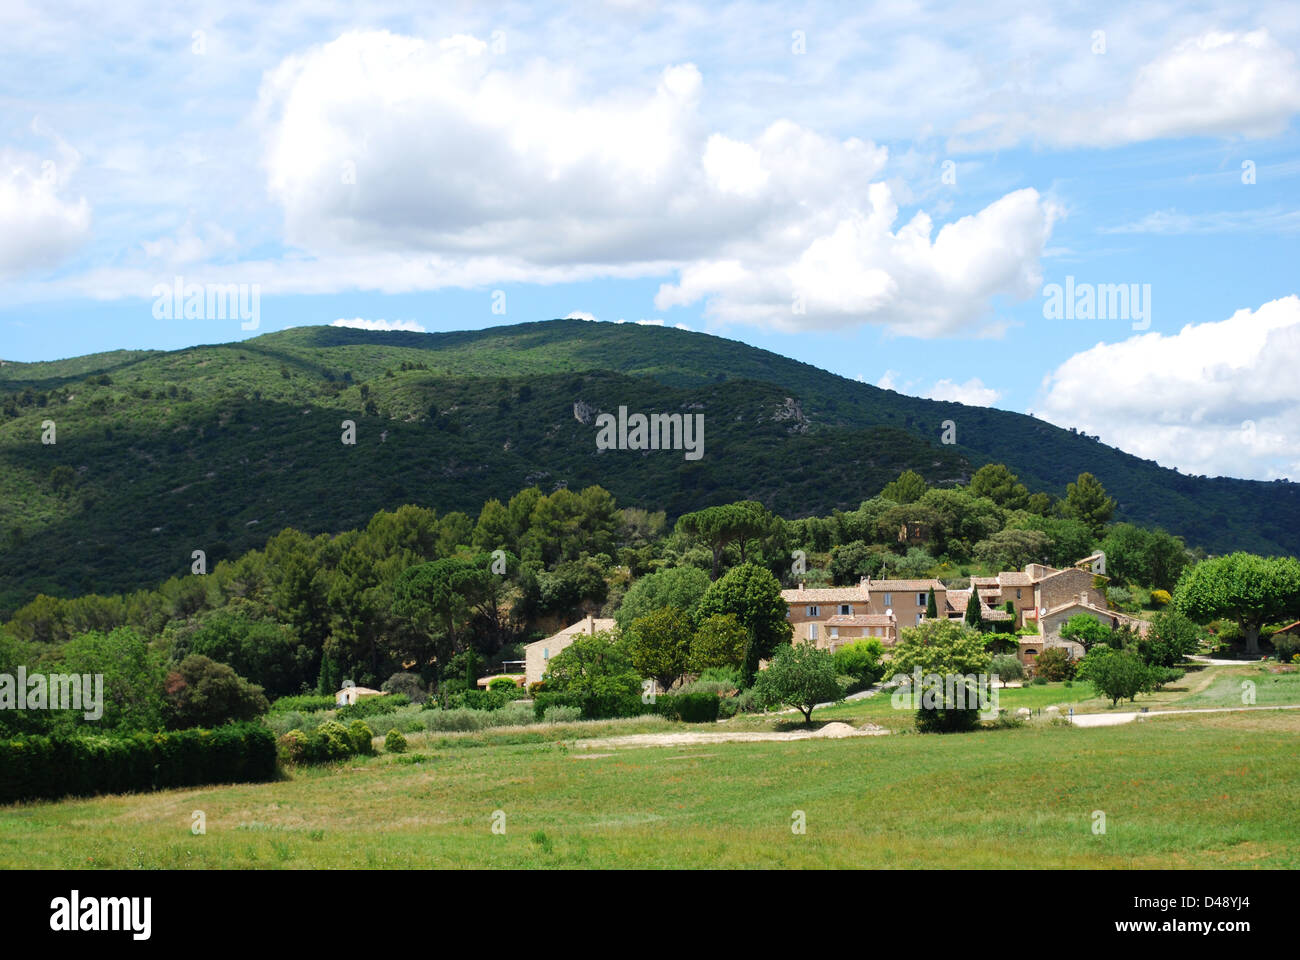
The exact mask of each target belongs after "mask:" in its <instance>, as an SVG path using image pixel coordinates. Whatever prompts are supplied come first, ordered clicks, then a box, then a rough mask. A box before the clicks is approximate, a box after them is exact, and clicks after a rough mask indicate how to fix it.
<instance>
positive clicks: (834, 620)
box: [826, 613, 898, 627]
mask: <svg viewBox="0 0 1300 960" xmlns="http://www.w3.org/2000/svg"><path fill="white" fill-rule="evenodd" d="M897 622H898V619H897V618H896V617H887V616H885V615H884V614H883V613H855V614H854V615H853V616H851V617H850V616H845V615H843V614H837V615H836V616H833V617H830V618H828V619H827V620H826V625H827V626H828V627H892V626H894V625H895V624H896V623H897Z"/></svg>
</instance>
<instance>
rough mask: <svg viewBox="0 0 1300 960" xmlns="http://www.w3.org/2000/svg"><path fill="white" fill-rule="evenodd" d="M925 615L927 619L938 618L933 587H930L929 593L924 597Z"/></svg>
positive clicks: (937, 607) (937, 606)
mask: <svg viewBox="0 0 1300 960" xmlns="http://www.w3.org/2000/svg"><path fill="white" fill-rule="evenodd" d="M925 616H926V618H927V619H929V620H937V619H938V618H939V605H938V604H937V603H935V601H934V587H931V588H930V595H929V596H928V597H926V599H925Z"/></svg>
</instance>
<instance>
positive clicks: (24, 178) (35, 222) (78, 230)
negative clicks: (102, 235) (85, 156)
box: [0, 123, 90, 279]
mask: <svg viewBox="0 0 1300 960" xmlns="http://www.w3.org/2000/svg"><path fill="white" fill-rule="evenodd" d="M33 130H35V132H36V133H38V134H42V135H47V136H50V137H51V139H53V141H54V143H55V146H56V156H55V157H45V158H41V157H37V156H35V155H33V154H30V153H24V152H21V151H18V150H13V149H9V148H3V149H0V279H8V278H10V277H16V276H18V275H19V274H22V273H27V272H29V271H37V270H48V269H50V268H52V267H55V266H57V265H58V264H59V263H61V262H62V261H63V260H65V259H66V258H67V257H68V256H69V255H71V254H72V253H73V252H74V251H76V250H77V248H78V247H80V246H81V245H82V244H83V243H84V242H85V241H86V240H87V239H88V238H89V236H90V204H89V203H88V202H87V201H86V198H85V197H78V198H76V199H73V198H72V197H71V196H69V195H68V192H69V191H68V181H69V179H70V178H71V177H72V175H73V174H74V173H75V172H76V170H77V168H78V167H79V166H80V165H81V157H80V155H78V154H77V152H76V151H75V150H73V149H72V148H71V147H69V146H68V145H67V144H66V143H64V142H63V141H62V140H61V139H59V138H58V137H57V136H54V135H53V134H51V133H50V132H49V131H48V130H46V129H45V128H44V126H43V125H41V124H40V123H35V124H33Z"/></svg>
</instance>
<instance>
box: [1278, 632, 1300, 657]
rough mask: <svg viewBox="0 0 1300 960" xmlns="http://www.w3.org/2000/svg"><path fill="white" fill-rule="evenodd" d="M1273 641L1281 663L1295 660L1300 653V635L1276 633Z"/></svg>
mask: <svg viewBox="0 0 1300 960" xmlns="http://www.w3.org/2000/svg"><path fill="white" fill-rule="evenodd" d="M1271 642H1272V644H1273V652H1274V653H1275V654H1276V655H1277V659H1278V662H1279V663H1286V662H1287V661H1288V660H1293V658H1294V657H1295V656H1296V654H1298V653H1300V636H1298V635H1296V634H1294V633H1275V634H1273V637H1272V641H1271Z"/></svg>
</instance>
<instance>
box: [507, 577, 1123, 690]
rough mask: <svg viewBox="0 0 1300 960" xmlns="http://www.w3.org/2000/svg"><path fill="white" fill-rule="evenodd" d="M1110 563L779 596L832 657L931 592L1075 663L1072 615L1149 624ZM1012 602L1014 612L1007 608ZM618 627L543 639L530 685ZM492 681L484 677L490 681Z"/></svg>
mask: <svg viewBox="0 0 1300 960" xmlns="http://www.w3.org/2000/svg"><path fill="white" fill-rule="evenodd" d="M1103 569H1105V557H1104V556H1103V555H1101V554H1093V555H1092V556H1090V557H1084V558H1083V559H1082V560H1080V561H1078V562H1077V563H1075V565H1074V566H1072V567H1066V568H1064V569H1059V570H1058V569H1056V568H1055V567H1048V566H1045V565H1043V564H1041V563H1031V564H1027V565H1026V566H1025V569H1024V570H1010V571H1004V572H1002V573H999V574H997V576H993V577H971V578H970V587H969V588H967V589H962V590H949V589H948V588H947V587H946V586H944V584H943V581H941V580H935V579H930V580H871V579H869V578H867V577H863V578H862V580H861V581H860V582H859V583H858V585H857V586H853V587H805V586H804V585H803V584H802V583H801V584H799V586H798V587H796V588H795V589H793V590H782V591H781V597H782V599H784V600H785V603H786V608H787V611H786V616H787V617H788V618H789V620H790V625H791V627H793V629H794V637H793V642H795V643H811V644H814V645H815V646H818V647H820V648H822V649H824V650H829V651H830V652H832V653H834V652H835V650H837V649H838V648H839V647H841V646H843V645H844V644H846V643H853V642H855V641H857V640H861V639H863V638H866V637H875V638H876V639H878V640H880V642H881V643H882V644H884V645H885V646H886V647H888V646H891V645H893V644H894V643H897V642H898V631H899V630H900V629H902V628H903V627H912V626H916V625H917V624H919V623H921V622H922V621H923V620H925V619H926V611H927V609H928V606H929V600H930V592H931V591H933V592H934V603H935V615H936V619H944V620H957V621H960V620H963V619H965V616H966V607H967V605H968V604H969V603H970V596H971V591H972V590H973V591H975V592H976V593H977V595H978V596H979V601H980V615H981V616H982V617H983V618H984V620H985V621H987V622H989V623H1008V622H1009V623H1010V624H1011V628H1012V630H1013V631H1023V630H1024V628H1025V627H1026V626H1030V627H1032V628H1034V632H1033V633H1031V634H1025V633H1023V632H1018V633H1013V634H1008V636H1007V639H1008V640H1010V639H1012V638H1013V637H1014V639H1015V640H1016V641H1017V646H1018V647H1019V654H1020V659H1021V662H1023V663H1025V664H1026V665H1032V663H1033V661H1034V659H1035V658H1036V657H1037V656H1038V655H1039V654H1040V653H1042V652H1043V650H1044V649H1046V648H1047V647H1052V646H1063V647H1066V648H1067V649H1069V651H1070V656H1071V657H1075V658H1077V657H1081V656H1083V653H1084V651H1083V647H1082V646H1081V645H1080V644H1078V643H1073V642H1071V641H1068V640H1064V639H1062V637H1061V627H1063V626H1064V625H1065V624H1066V622H1067V621H1068V620H1069V619H1070V618H1071V617H1074V616H1078V615H1079V614H1087V615H1088V616H1091V617H1095V618H1096V619H1097V620H1099V621H1100V622H1101V623H1103V624H1105V625H1106V626H1107V627H1112V628H1113V627H1117V626H1119V625H1121V624H1128V625H1130V626H1132V627H1134V628H1135V629H1138V630H1141V631H1145V628H1146V623H1145V621H1142V620H1138V619H1136V618H1133V617H1129V616H1126V615H1124V614H1122V613H1118V612H1116V611H1114V610H1111V609H1109V608H1108V607H1107V605H1106V596H1105V593H1104V592H1103V591H1104V588H1105V584H1106V582H1107V578H1106V576H1105V575H1104V574H1102V573H1101V571H1102V570H1103ZM1008 604H1010V610H1008V608H1007V605H1008ZM613 628H614V621H613V620H611V619H597V618H595V617H591V616H588V617H586V618H585V619H583V620H579V621H578V622H577V623H575V624H573V625H572V626H569V627H566V628H565V629H563V630H561V631H560V632H559V633H556V634H554V635H552V636H550V637H547V638H546V639H544V640H537V641H535V642H533V643H530V644H528V646H527V647H525V648H524V649H525V656H526V658H527V660H526V671H525V676H524V677H522V678H520V679H523V680H524V681H525V682H527V683H530V684H531V683H536V682H537V681H538V680H541V679H542V675H543V674H544V673H545V672H546V668H547V665H548V664H549V662H550V660H551V659H552V658H553V657H554V656H555V655H556V654H558V653H559V652H560V651H561V650H563V649H564V648H565V647H567V646H568V645H569V644H570V643H572V642H573V639H574V637H576V636H580V635H582V634H587V635H591V634H595V633H599V632H601V631H603V630H612V629H613ZM490 679H495V678H485V680H490Z"/></svg>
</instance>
